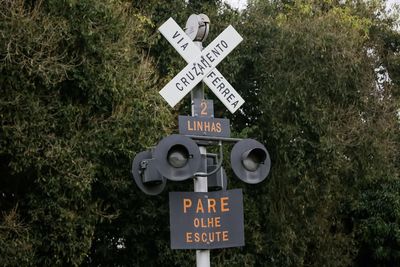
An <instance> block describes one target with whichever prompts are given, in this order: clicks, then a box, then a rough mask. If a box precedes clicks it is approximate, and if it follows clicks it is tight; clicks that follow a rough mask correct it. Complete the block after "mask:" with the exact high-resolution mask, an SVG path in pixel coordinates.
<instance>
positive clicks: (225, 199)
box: [221, 197, 229, 212]
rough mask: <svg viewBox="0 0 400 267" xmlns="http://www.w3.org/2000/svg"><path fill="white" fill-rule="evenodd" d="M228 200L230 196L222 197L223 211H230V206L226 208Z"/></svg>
mask: <svg viewBox="0 0 400 267" xmlns="http://www.w3.org/2000/svg"><path fill="white" fill-rule="evenodd" d="M228 200H229V197H221V212H227V211H229V208H226V206H228Z"/></svg>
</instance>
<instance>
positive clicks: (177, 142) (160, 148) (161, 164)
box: [153, 134, 201, 181]
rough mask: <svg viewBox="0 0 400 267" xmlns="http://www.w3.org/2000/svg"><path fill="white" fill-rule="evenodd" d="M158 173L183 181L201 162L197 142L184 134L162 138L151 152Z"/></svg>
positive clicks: (190, 175) (191, 175)
mask: <svg viewBox="0 0 400 267" xmlns="http://www.w3.org/2000/svg"><path fill="white" fill-rule="evenodd" d="M153 158H154V159H155V165H156V168H157V169H158V171H159V172H160V174H161V175H162V176H163V177H165V178H167V179H168V180H172V181H183V180H186V179H189V178H191V177H193V176H194V174H195V173H196V172H198V170H199V168H200V163H201V156H200V149H199V147H198V146H197V144H196V143H195V142H194V141H193V140H192V139H190V138H189V137H186V136H184V135H179V134H173V135H170V136H168V137H165V138H163V139H162V140H161V141H160V143H158V145H157V146H156V148H155V149H154V153H153Z"/></svg>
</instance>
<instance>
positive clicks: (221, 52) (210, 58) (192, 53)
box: [158, 18, 244, 113]
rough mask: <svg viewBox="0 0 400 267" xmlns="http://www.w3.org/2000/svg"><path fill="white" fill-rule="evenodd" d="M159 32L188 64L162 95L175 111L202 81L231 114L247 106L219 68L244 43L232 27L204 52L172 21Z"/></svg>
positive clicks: (165, 87)
mask: <svg viewBox="0 0 400 267" xmlns="http://www.w3.org/2000/svg"><path fill="white" fill-rule="evenodd" d="M158 30H159V31H160V32H161V34H162V35H163V36H164V37H165V38H166V39H167V40H168V42H169V43H170V44H171V45H172V46H173V47H174V48H175V49H176V50H177V51H178V53H179V54H180V55H181V56H182V57H183V59H184V60H185V61H186V62H187V63H188V64H187V65H186V67H185V68H184V69H182V70H181V71H180V72H179V73H178V74H177V75H176V76H175V77H174V78H173V79H172V80H171V81H170V82H169V83H168V84H167V85H165V86H164V88H163V89H162V90H161V91H160V94H161V96H162V97H163V98H164V99H165V100H166V101H167V102H168V104H169V105H170V106H171V107H174V106H175V105H176V104H177V103H178V102H179V101H180V100H181V99H182V98H183V97H184V96H185V95H186V94H187V93H189V92H190V91H191V90H192V89H193V88H194V87H195V86H196V85H197V84H198V83H199V82H200V81H201V80H203V81H204V82H205V84H207V86H208V87H209V88H210V89H211V90H212V91H213V92H214V94H215V95H216V96H217V97H218V98H219V99H220V100H221V102H222V103H223V104H224V105H225V106H226V107H227V108H228V109H229V111H230V112H232V113H234V112H235V111H236V110H237V109H238V108H239V107H240V106H241V105H242V104H243V103H244V100H243V98H242V97H241V96H240V95H239V94H238V93H237V92H236V90H235V89H234V88H233V87H232V85H231V84H230V83H229V82H228V81H227V80H226V79H225V78H224V77H223V76H222V74H221V73H220V72H219V71H218V70H217V69H216V68H215V67H216V66H217V65H218V64H219V63H220V62H221V61H222V59H224V58H225V57H226V56H227V55H228V54H229V53H230V52H231V51H232V50H233V49H234V48H235V47H236V46H237V45H238V44H239V43H240V42H241V41H242V40H243V38H242V37H241V36H240V35H239V33H238V32H237V31H236V30H235V29H234V28H233V27H232V26H228V27H227V28H226V29H225V30H224V31H223V32H222V33H221V34H220V35H219V36H218V37H217V38H215V39H214V41H212V42H211V43H210V44H209V45H208V46H207V47H206V48H204V50H203V51H200V49H199V48H198V47H197V46H196V45H195V44H194V43H193V41H192V40H191V39H190V37H189V36H187V35H186V33H185V32H184V31H183V30H182V29H181V28H180V27H179V25H178V24H177V23H176V22H175V21H174V20H173V19H172V18H169V19H168V20H167V21H166V22H165V23H164V24H163V25H161V27H160V28H159V29H158Z"/></svg>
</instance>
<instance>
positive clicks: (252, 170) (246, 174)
mask: <svg viewBox="0 0 400 267" xmlns="http://www.w3.org/2000/svg"><path fill="white" fill-rule="evenodd" d="M231 166H232V169H233V172H234V173H235V175H236V176H237V177H238V178H239V179H240V180H242V181H243V182H245V183H249V184H257V183H260V182H262V181H263V180H264V179H265V178H266V177H267V176H268V173H269V170H270V168H271V158H270V156H269V154H268V151H267V149H266V148H265V147H264V145H263V144H261V143H260V142H258V141H256V140H253V139H244V140H241V141H239V142H238V143H236V144H235V145H234V146H233V149H232V152H231Z"/></svg>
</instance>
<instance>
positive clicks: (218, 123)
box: [217, 122, 221, 133]
mask: <svg viewBox="0 0 400 267" xmlns="http://www.w3.org/2000/svg"><path fill="white" fill-rule="evenodd" d="M220 132H221V123H220V122H217V133H220Z"/></svg>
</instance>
